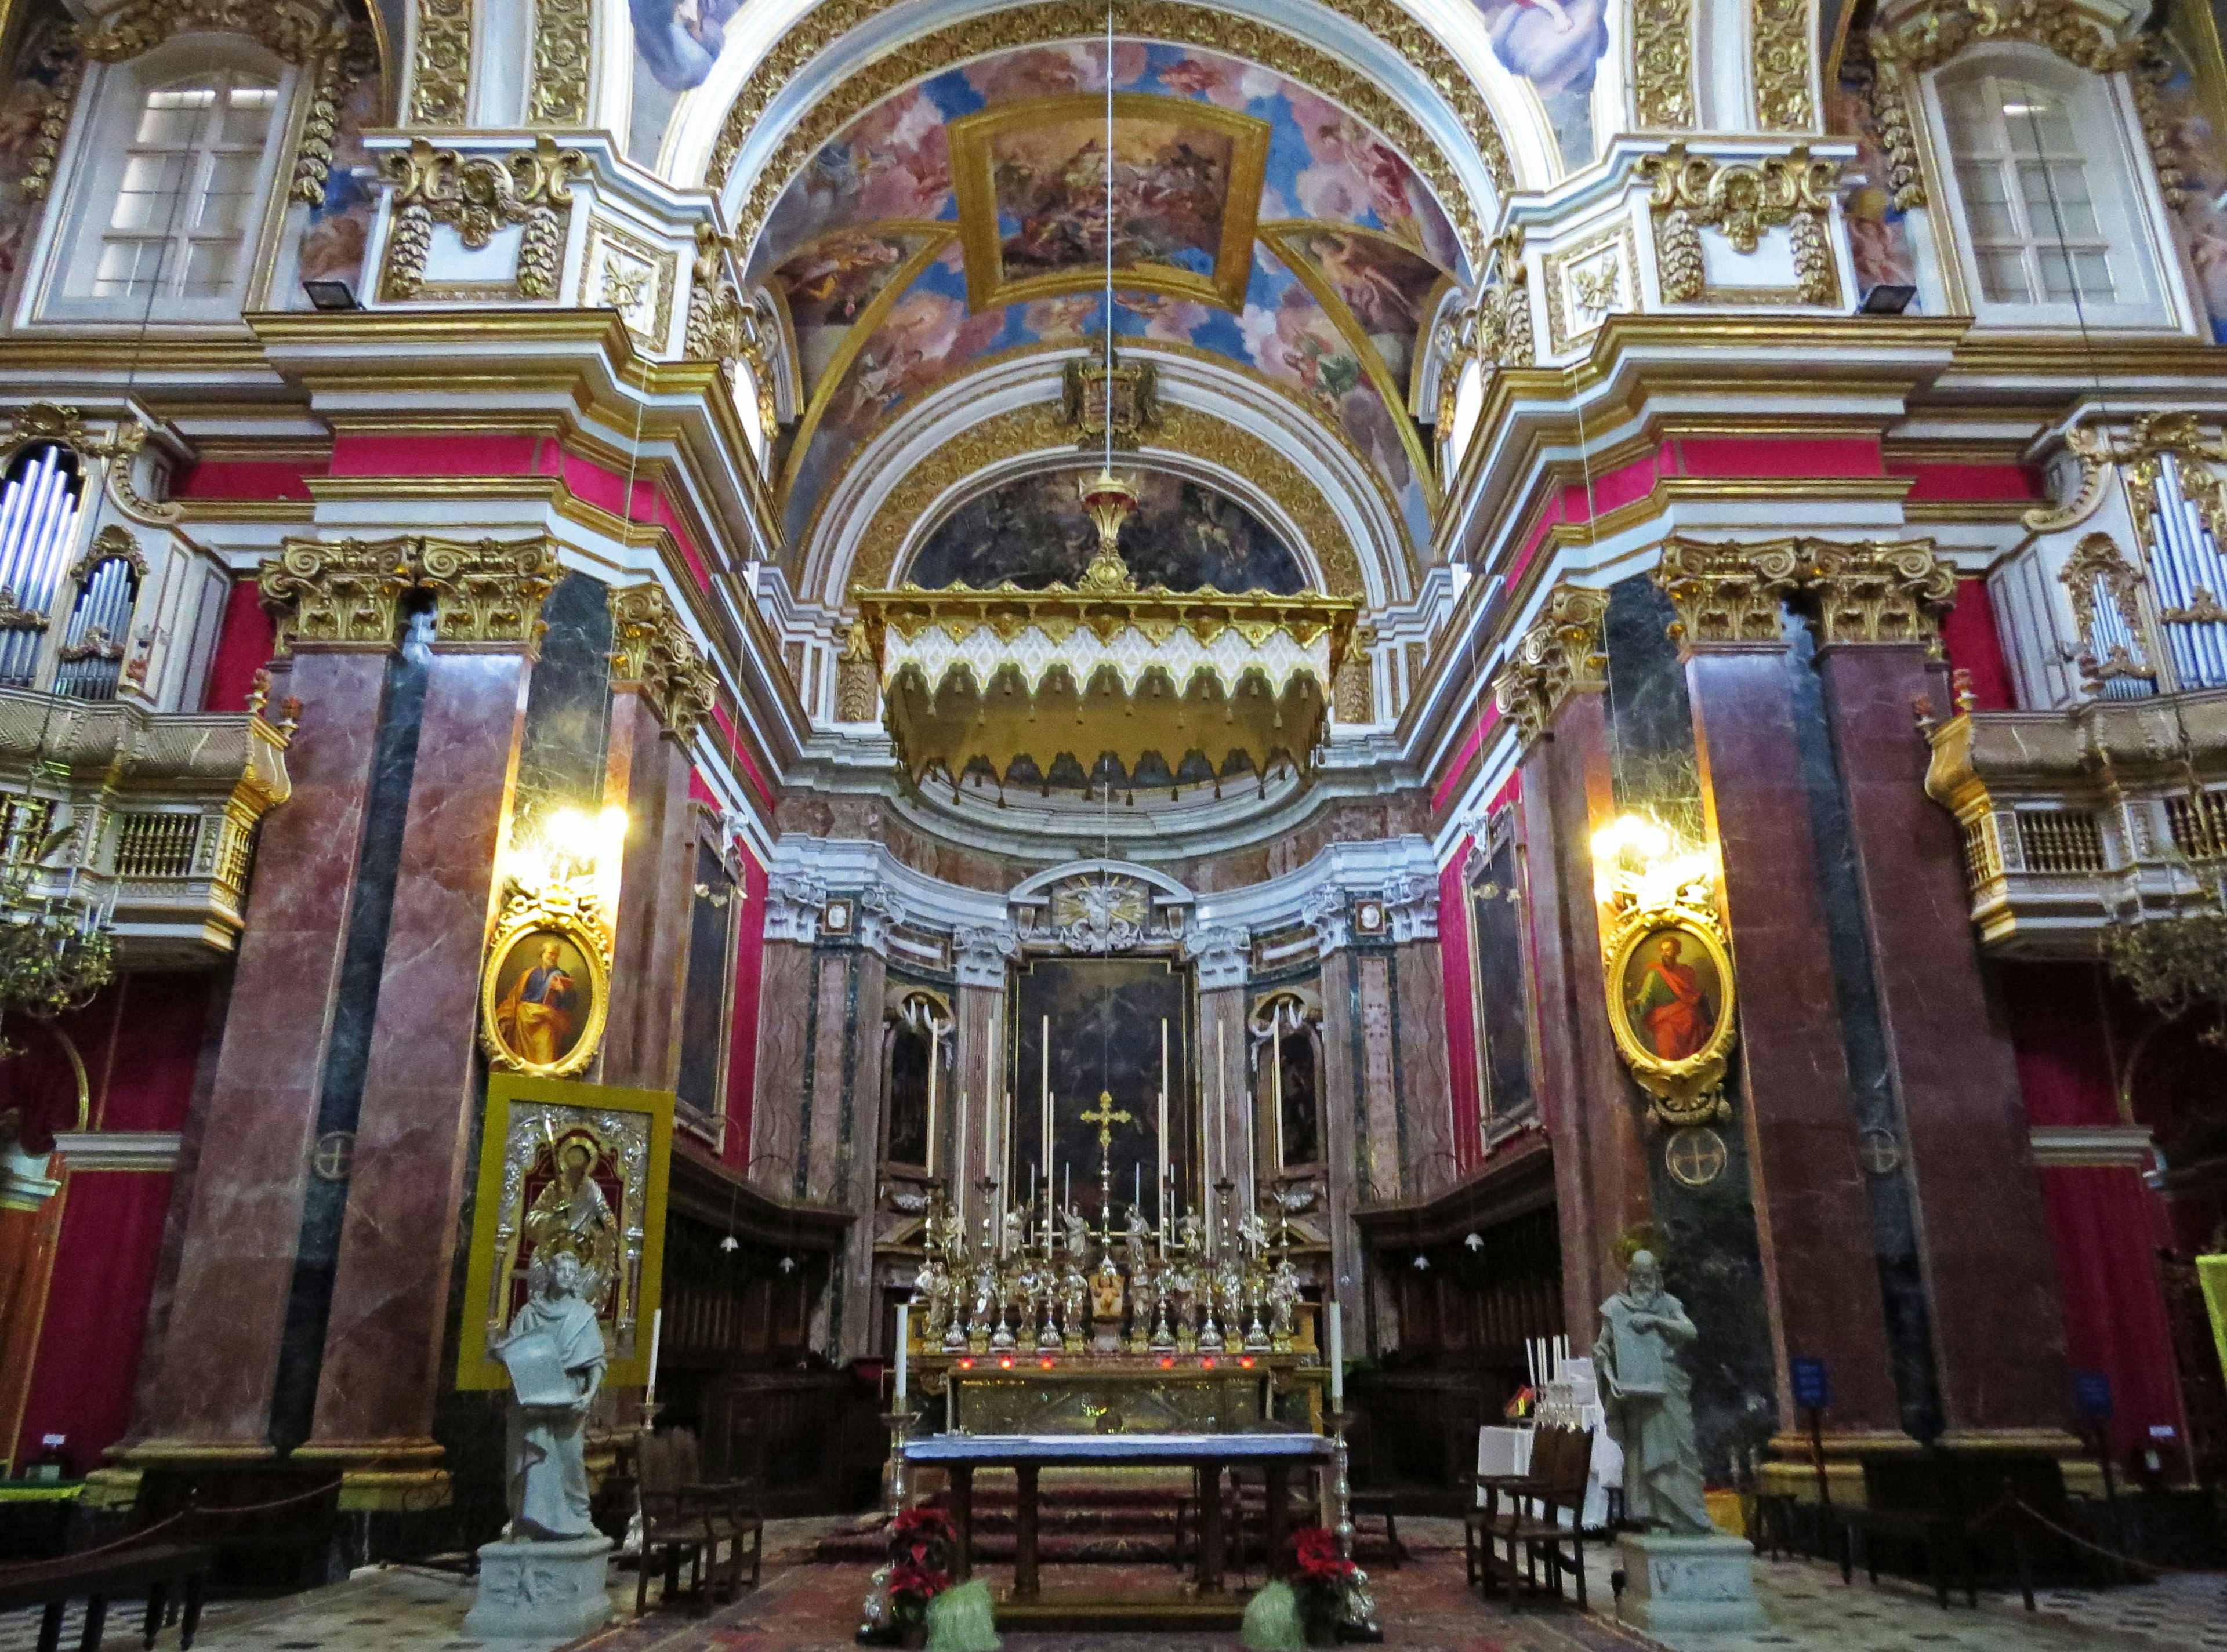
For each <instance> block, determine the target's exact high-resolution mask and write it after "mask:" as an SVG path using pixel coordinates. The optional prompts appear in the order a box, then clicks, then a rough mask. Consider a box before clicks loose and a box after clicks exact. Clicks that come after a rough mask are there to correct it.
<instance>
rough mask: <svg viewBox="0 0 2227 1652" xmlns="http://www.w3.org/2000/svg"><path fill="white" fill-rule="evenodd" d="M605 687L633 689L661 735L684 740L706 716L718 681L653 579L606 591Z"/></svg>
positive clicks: (715, 694) (670, 602) (668, 599)
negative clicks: (607, 683) (607, 678)
mask: <svg viewBox="0 0 2227 1652" xmlns="http://www.w3.org/2000/svg"><path fill="white" fill-rule="evenodd" d="M611 642H612V645H613V646H612V648H611V686H613V687H614V688H633V689H635V691H636V692H639V693H641V695H642V697H643V698H645V699H647V700H648V702H649V707H650V710H651V711H653V712H654V713H655V714H656V717H657V720H658V721H659V722H660V723H661V724H664V725H665V729H666V731H667V733H668V734H671V735H673V736H674V737H676V738H678V739H680V740H686V739H687V738H688V737H689V736H690V735H692V734H693V733H694V732H695V730H696V725H697V724H699V723H701V722H702V721H703V720H704V719H705V718H707V717H709V716H711V708H712V706H713V705H714V704H715V703H716V702H717V699H718V679H716V678H714V677H713V675H712V673H711V666H710V664H709V663H707V662H706V661H705V658H704V653H703V650H702V649H700V648H699V647H697V646H696V639H695V638H693V637H692V636H690V635H688V628H687V627H686V626H685V625H683V624H681V622H680V615H679V614H677V613H675V612H674V611H673V601H672V599H671V598H670V597H668V596H666V594H665V587H664V586H662V585H660V584H657V582H656V581H654V580H650V581H648V582H646V583H644V584H639V585H622V586H620V587H619V588H618V589H617V590H615V591H613V592H612V593H611Z"/></svg>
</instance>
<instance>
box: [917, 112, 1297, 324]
mask: <svg viewBox="0 0 2227 1652" xmlns="http://www.w3.org/2000/svg"><path fill="white" fill-rule="evenodd" d="M1113 114H1114V120H1113V127H1114V131H1113V148H1114V162H1113V169H1112V170H1113V191H1112V194H1113V202H1112V204H1113V208H1114V214H1113V216H1114V249H1113V252H1114V270H1115V271H1116V272H1117V274H1118V275H1119V276H1120V277H1121V279H1122V281H1123V282H1124V284H1127V285H1131V286H1141V287H1144V288H1145V289H1147V290H1152V291H1158V292H1168V293H1174V294H1177V295H1181V296H1187V297H1195V298H1201V299H1204V300H1206V301H1207V302H1209V303H1218V304H1221V305H1222V306H1223V307H1224V308H1226V309H1235V308H1236V307H1237V305H1238V304H1240V303H1242V302H1243V298H1244V293H1245V284H1246V275H1247V271H1248V266H1249V265H1250V264H1251V262H1252V254H1253V214H1254V210H1255V209H1256V208H1257V207H1258V206H1259V204H1260V182H1261V177H1262V175H1263V173H1264V172H1265V171H1266V169H1267V156H1268V137H1269V133H1270V131H1271V128H1270V127H1269V124H1268V123H1267V121H1265V120H1259V119H1255V118H1253V117H1252V116H1250V115H1241V114H1237V113H1235V112H1232V111H1229V110H1226V109H1217V108H1215V107H1214V106H1213V105H1205V106H1203V107H1202V106H1201V105H1197V104H1196V103H1194V102H1192V101H1191V100H1190V99H1177V98H1167V97H1153V96H1150V95H1147V94H1145V93H1141V92H1126V93H1121V94H1119V95H1117V96H1116V98H1115V99H1114V112H1113ZM1106 124H1107V123H1106V107H1105V100H1104V97H1103V94H1102V93H1093V92H1073V93H1069V94H1068V95H1066V96H1063V97H1057V98H1044V99H1030V100H1029V101H1027V102H1025V103H1018V104H1009V105H1003V106H1000V107H998V108H994V109H987V110H984V111H983V112H980V113H979V114H973V115H967V116H964V117H962V118H960V119H958V120H955V121H954V122H952V124H951V146H952V171H953V177H954V190H955V193H956V195H957V197H958V201H959V222H960V235H961V237H962V238H963V239H964V241H965V243H966V247H967V299H968V302H969V303H972V304H973V305H974V306H975V307H976V308H977V309H987V308H989V307H990V306H992V305H993V304H999V303H1010V302H1011V301H1013V300H1015V299H1018V298H1025V297H1034V296H1036V295H1037V294H1039V293H1053V292H1063V291H1078V290H1079V291H1090V290H1095V289H1096V288H1097V286H1098V285H1099V283H1100V281H1101V277H1102V273H1103V271H1104V270H1105V267H1106V257H1107V246H1106V240H1107V230H1106V223H1107V163H1106V145H1107V133H1106Z"/></svg>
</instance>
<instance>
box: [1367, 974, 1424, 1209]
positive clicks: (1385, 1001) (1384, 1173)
mask: <svg viewBox="0 0 2227 1652" xmlns="http://www.w3.org/2000/svg"><path fill="white" fill-rule="evenodd" d="M1355 963H1356V978H1357V980H1358V985H1359V990H1360V995H1361V1005H1360V1018H1361V1094H1360V1095H1359V1096H1358V1097H1357V1098H1356V1100H1357V1102H1358V1105H1359V1107H1360V1109H1361V1112H1362V1114H1363V1115H1364V1116H1365V1117H1366V1118H1367V1119H1368V1121H1369V1135H1368V1146H1367V1149H1366V1151H1365V1155H1364V1157H1363V1158H1362V1163H1361V1166H1360V1181H1361V1186H1362V1190H1363V1193H1364V1196H1365V1197H1366V1198H1367V1199H1368V1200H1369V1202H1372V1203H1382V1202H1386V1201H1388V1200H1392V1199H1397V1198H1400V1197H1401V1196H1403V1195H1404V1194H1405V1192H1406V1190H1407V1177H1406V1174H1405V1171H1406V1169H1407V1165H1408V1164H1410V1163H1411V1162H1412V1160H1411V1158H1410V1151H1411V1147H1410V1144H1409V1141H1408V1138H1407V1116H1406V1114H1405V1113H1404V1111H1403V1110H1402V1108H1401V1105H1400V1085H1399V1074H1398V1071H1397V1066H1398V1061H1399V1034H1398V1032H1397V1030H1396V1029H1395V1028H1394V1024H1393V1006H1392V958H1391V954H1390V953H1389V952H1388V951H1384V952H1359V951H1356V954H1355Z"/></svg>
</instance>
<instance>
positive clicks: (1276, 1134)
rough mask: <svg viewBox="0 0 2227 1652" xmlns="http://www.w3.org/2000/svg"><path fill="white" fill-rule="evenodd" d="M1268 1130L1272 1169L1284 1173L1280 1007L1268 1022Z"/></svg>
mask: <svg viewBox="0 0 2227 1652" xmlns="http://www.w3.org/2000/svg"><path fill="white" fill-rule="evenodd" d="M1268 1041H1269V1043H1270V1046H1271V1048H1270V1049H1269V1052H1268V1072H1269V1080H1268V1087H1269V1088H1268V1128H1269V1131H1270V1132H1271V1133H1270V1136H1269V1139H1270V1140H1272V1141H1273V1142H1274V1143H1275V1144H1276V1162H1275V1164H1273V1165H1272V1166H1271V1167H1270V1168H1271V1169H1272V1170H1273V1171H1274V1172H1275V1174H1277V1175H1278V1176H1281V1175H1282V1174H1283V1173H1284V1011H1283V1006H1282V1005H1277V1006H1276V1008H1275V1012H1274V1014H1273V1015H1272V1016H1271V1017H1269V1020H1268Z"/></svg>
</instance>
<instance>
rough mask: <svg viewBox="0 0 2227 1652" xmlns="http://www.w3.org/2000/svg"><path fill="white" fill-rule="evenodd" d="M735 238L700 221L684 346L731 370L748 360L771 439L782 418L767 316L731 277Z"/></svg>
mask: <svg viewBox="0 0 2227 1652" xmlns="http://www.w3.org/2000/svg"><path fill="white" fill-rule="evenodd" d="M733 246H734V244H733V242H731V240H729V239H725V238H724V237H723V236H721V235H720V233H719V232H718V230H716V229H714V228H713V227H712V226H711V225H709V224H699V225H697V226H696V257H695V259H694V261H693V263H692V265H690V268H689V283H688V321H687V326H686V331H685V333H684V334H683V336H682V341H681V346H680V353H681V354H682V355H683V356H684V357H685V358H686V359H687V360H691V361H716V362H718V364H719V366H720V367H721V368H722V369H724V371H726V372H727V373H733V371H734V368H735V364H736V363H737V362H742V363H743V364H745V365H747V366H748V367H749V368H750V377H751V380H752V381H753V382H754V383H755V384H756V386H757V392H758V394H757V400H758V423H759V426H760V428H762V429H763V431H765V432H766V435H767V437H768V438H769V439H770V438H771V437H772V435H773V431H774V429H775V426H776V425H777V424H779V423H780V422H781V412H780V405H779V400H778V399H777V398H776V397H775V394H774V382H773V373H774V364H773V360H772V356H771V354H770V353H769V351H768V350H767V348H766V345H765V340H766V332H767V329H766V327H765V324H764V320H763V317H761V316H759V315H758V313H757V312H756V310H754V309H751V308H750V304H749V303H747V302H745V301H744V299H743V295H742V290H741V289H740V288H738V287H737V286H736V285H735V284H734V283H733V282H732V281H731V280H729V279H728V277H727V255H728V253H729V252H731V251H732V250H733Z"/></svg>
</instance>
